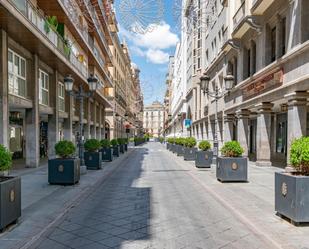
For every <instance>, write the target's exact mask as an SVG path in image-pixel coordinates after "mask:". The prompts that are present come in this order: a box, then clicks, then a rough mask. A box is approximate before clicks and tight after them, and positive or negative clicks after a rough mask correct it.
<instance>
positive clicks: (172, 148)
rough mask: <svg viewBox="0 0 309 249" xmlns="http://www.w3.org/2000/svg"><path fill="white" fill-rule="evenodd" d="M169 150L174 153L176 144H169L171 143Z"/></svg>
mask: <svg viewBox="0 0 309 249" xmlns="http://www.w3.org/2000/svg"><path fill="white" fill-rule="evenodd" d="M170 151H171V152H172V153H175V151H176V144H171V145H170Z"/></svg>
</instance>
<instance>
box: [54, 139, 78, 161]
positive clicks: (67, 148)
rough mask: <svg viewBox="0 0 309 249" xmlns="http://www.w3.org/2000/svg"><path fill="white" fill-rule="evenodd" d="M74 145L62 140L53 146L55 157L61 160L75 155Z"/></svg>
mask: <svg viewBox="0 0 309 249" xmlns="http://www.w3.org/2000/svg"><path fill="white" fill-rule="evenodd" d="M75 150H76V148H75V145H74V144H73V143H72V142H71V141H68V140H63V141H60V142H58V143H56V145H55V151H56V155H58V156H60V157H61V158H70V157H72V156H73V155H74V153H75Z"/></svg>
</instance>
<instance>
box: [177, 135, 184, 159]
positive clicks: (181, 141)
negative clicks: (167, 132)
mask: <svg viewBox="0 0 309 249" xmlns="http://www.w3.org/2000/svg"><path fill="white" fill-rule="evenodd" d="M176 143H177V145H178V146H177V152H176V153H177V156H183V154H184V144H185V138H182V137H179V138H177V139H176Z"/></svg>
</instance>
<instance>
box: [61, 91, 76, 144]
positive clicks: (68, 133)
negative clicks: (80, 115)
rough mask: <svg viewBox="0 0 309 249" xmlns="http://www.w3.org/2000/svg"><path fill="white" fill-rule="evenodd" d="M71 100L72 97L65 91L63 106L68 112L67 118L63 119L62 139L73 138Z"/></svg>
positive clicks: (72, 99)
mask: <svg viewBox="0 0 309 249" xmlns="http://www.w3.org/2000/svg"><path fill="white" fill-rule="evenodd" d="M73 101H74V97H72V96H70V95H69V94H68V93H66V96H65V106H66V108H65V109H66V112H67V113H68V118H66V119H65V120H64V123H63V124H64V139H65V140H69V141H72V140H73V126H72V125H73V116H74V113H73Z"/></svg>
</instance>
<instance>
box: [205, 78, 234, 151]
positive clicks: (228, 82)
mask: <svg viewBox="0 0 309 249" xmlns="http://www.w3.org/2000/svg"><path fill="white" fill-rule="evenodd" d="M209 82H210V77H209V76H208V75H207V74H206V73H204V74H203V75H202V76H201V78H200V86H201V90H202V91H203V93H204V94H207V96H210V97H212V98H214V99H215V102H216V112H215V133H214V155H215V156H218V147H219V146H218V145H219V144H218V130H217V126H218V100H219V99H220V98H222V97H224V96H225V95H226V94H227V93H229V91H230V90H231V89H232V88H233V86H234V76H233V75H231V74H228V75H226V76H225V77H224V83H225V89H224V90H221V89H219V87H218V85H217V84H216V86H215V89H214V91H209Z"/></svg>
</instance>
